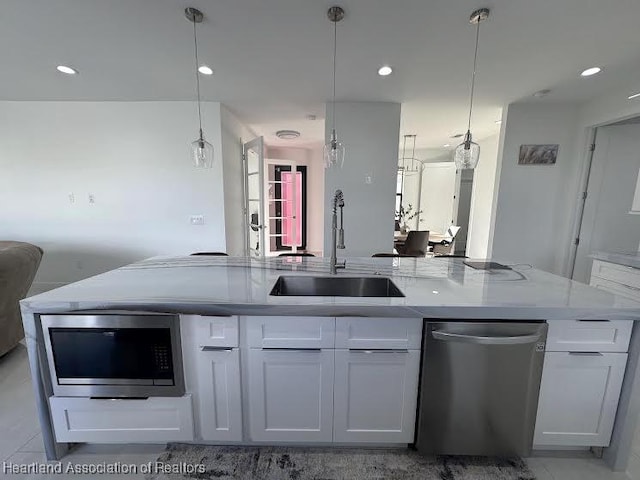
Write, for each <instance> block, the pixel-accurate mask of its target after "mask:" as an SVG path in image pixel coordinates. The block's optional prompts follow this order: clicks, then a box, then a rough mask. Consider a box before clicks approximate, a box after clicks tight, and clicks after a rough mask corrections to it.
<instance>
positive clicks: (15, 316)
mask: <svg viewBox="0 0 640 480" xmlns="http://www.w3.org/2000/svg"><path fill="white" fill-rule="evenodd" d="M41 259H42V249H41V248H40V247H36V246H35V245H31V244H29V243H23V242H0V356H2V355H4V354H5V353H7V352H8V351H9V350H11V349H12V348H13V347H15V346H16V345H17V344H18V342H20V340H22V339H23V338H24V331H23V329H22V317H21V316H20V305H19V302H20V300H22V299H23V298H24V297H25V296H26V295H27V292H28V291H29V288H31V283H32V282H33V278H34V277H35V276H36V272H37V271H38V266H39V265H40V260H41Z"/></svg>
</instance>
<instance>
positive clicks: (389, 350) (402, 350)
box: [349, 348, 409, 353]
mask: <svg viewBox="0 0 640 480" xmlns="http://www.w3.org/2000/svg"><path fill="white" fill-rule="evenodd" d="M349 351H350V352H360V353H409V350H407V349H406V348H381V349H376V348H350V349H349Z"/></svg>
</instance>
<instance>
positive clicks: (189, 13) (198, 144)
mask: <svg viewBox="0 0 640 480" xmlns="http://www.w3.org/2000/svg"><path fill="white" fill-rule="evenodd" d="M184 16H185V17H187V20H189V21H190V22H191V23H192V24H193V45H194V53H195V61H196V65H195V68H194V72H196V92H197V94H198V125H199V135H198V138H197V139H196V140H194V141H193V142H192V143H191V159H192V161H193V162H194V164H195V166H196V167H199V168H211V167H213V145H211V144H210V143H209V142H207V141H206V140H205V139H204V134H203V133H202V107H201V105H200V76H199V73H198V67H200V63H199V61H198V37H197V34H196V24H197V23H202V20H204V15H203V13H202V12H201V11H200V10H198V9H197V8H193V7H187V8H185V9H184Z"/></svg>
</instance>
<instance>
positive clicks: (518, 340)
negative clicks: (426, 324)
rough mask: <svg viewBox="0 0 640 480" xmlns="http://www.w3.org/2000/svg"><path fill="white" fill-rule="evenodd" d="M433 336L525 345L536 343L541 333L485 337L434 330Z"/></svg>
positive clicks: (460, 340)
mask: <svg viewBox="0 0 640 480" xmlns="http://www.w3.org/2000/svg"><path fill="white" fill-rule="evenodd" d="M431 334H432V335H433V338H435V339H436V340H442V341H444V342H461V343H472V344H476V345H523V344H526V343H536V342H538V341H539V340H540V334H533V335H516V336H505V337H485V336H480V335H464V334H462V333H451V332H443V331H442V330H433V331H432V332H431Z"/></svg>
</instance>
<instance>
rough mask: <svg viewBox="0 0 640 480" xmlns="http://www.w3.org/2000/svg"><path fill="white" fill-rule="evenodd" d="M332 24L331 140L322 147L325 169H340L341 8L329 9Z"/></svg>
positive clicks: (342, 162)
mask: <svg viewBox="0 0 640 480" xmlns="http://www.w3.org/2000/svg"><path fill="white" fill-rule="evenodd" d="M327 16H328V17H329V20H331V21H332V22H333V97H332V101H331V116H332V120H331V138H330V139H329V141H328V142H327V143H325V145H324V166H325V168H335V167H337V168H342V165H344V145H343V144H342V143H341V142H339V141H338V136H337V134H336V54H337V51H338V42H337V40H338V22H339V21H340V20H342V19H343V18H344V10H343V9H342V7H331V8H330V9H329V11H328V12H327Z"/></svg>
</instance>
